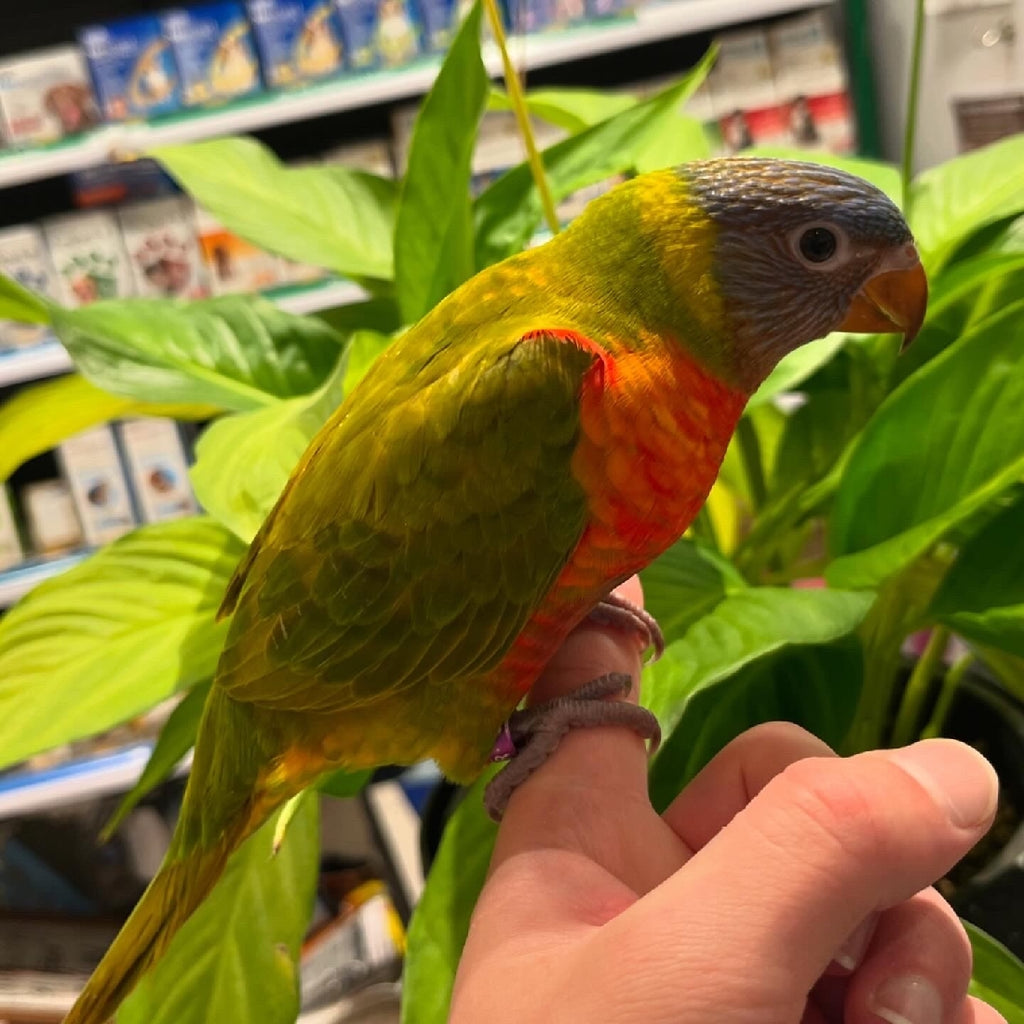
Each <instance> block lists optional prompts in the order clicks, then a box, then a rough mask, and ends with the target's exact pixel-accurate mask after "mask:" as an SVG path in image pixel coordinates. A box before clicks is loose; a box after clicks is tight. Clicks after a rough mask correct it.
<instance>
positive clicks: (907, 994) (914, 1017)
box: [868, 974, 942, 1024]
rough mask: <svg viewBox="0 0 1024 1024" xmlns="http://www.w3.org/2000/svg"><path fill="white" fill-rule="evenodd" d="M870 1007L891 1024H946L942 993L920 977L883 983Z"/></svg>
mask: <svg viewBox="0 0 1024 1024" xmlns="http://www.w3.org/2000/svg"><path fill="white" fill-rule="evenodd" d="M868 1006H869V1008H870V1010H871V1012H872V1013H873V1014H874V1015H875V1016H876V1017H878V1018H880V1019H881V1020H884V1021H888V1024H942V997H941V996H940V995H939V990H938V989H937V988H936V987H935V986H934V985H933V984H932V983H931V982H930V981H929V980H928V979H927V978H922V977H921V976H920V975H916V974H911V975H907V976H906V977H903V978H889V979H887V980H886V981H884V982H882V984H881V985H880V986H879V988H878V991H876V992H875V994H874V996H873V997H872V998H871V1001H870V1003H869V1004H868Z"/></svg>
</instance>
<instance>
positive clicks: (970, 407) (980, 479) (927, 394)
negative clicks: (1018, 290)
mask: <svg viewBox="0 0 1024 1024" xmlns="http://www.w3.org/2000/svg"><path fill="white" fill-rule="evenodd" d="M1022 359H1024V322H1022V320H1021V316H1020V311H1019V310H1018V309H1015V308H1013V307H1011V308H1010V309H1008V310H1006V311H1004V313H1003V314H1002V315H1000V316H998V317H991V318H989V319H988V320H986V321H985V322H984V323H982V324H981V325H979V326H978V327H977V328H975V329H974V330H973V331H971V332H969V333H968V334H966V335H964V336H963V337H962V338H961V339H960V340H959V341H958V342H956V343H955V344H954V345H952V346H951V347H950V348H948V349H946V351H945V352H943V353H942V354H941V355H940V356H938V357H937V358H936V359H934V360H932V361H931V362H930V363H929V364H928V365H927V366H925V367H923V368H922V369H921V370H919V371H918V372H917V373H915V374H914V375H913V376H911V377H909V378H908V379H907V380H906V381H904V382H903V384H902V385H901V386H900V387H899V388H898V389H897V390H896V391H895V392H893V394H892V395H890V396H889V398H888V399H887V400H886V401H885V402H884V403H883V405H882V407H881V408H880V409H879V410H878V412H877V413H876V414H875V416H874V417H873V418H872V420H871V422H870V423H869V424H868V425H867V427H866V428H865V429H864V432H863V433H862V434H861V435H860V438H859V442H858V444H857V445H856V447H855V449H854V451H853V453H852V454H851V456H850V460H849V462H848V463H847V465H846V471H845V473H844V474H843V479H842V483H841V484H840V488H839V493H838V495H837V497H836V505H835V510H834V513H833V516H832V520H831V524H830V526H831V531H830V538H829V540H830V549H831V551H832V553H833V554H835V555H838V556H843V557H841V558H839V560H838V561H836V562H834V563H833V564H832V566H830V568H829V570H828V573H827V575H828V579H829V581H830V582H831V583H832V584H833V585H835V586H844V587H855V586H873V585H875V584H876V583H877V582H879V581H880V580H883V579H885V578H887V577H888V576H890V575H892V574H893V573H895V572H898V571H899V569H900V568H902V567H903V566H905V565H906V564H908V563H909V562H910V561H911V560H912V559H914V558H915V557H916V556H917V555H919V554H920V553H921V552H923V551H925V550H926V549H927V548H928V547H929V546H931V545H932V544H933V543H934V542H935V541H937V540H938V539H939V538H941V537H942V536H943V534H945V533H946V532H947V531H948V530H949V529H951V528H952V527H953V526H955V525H956V524H957V523H959V522H961V521H963V520H964V519H965V518H967V517H968V516H969V515H971V514H972V513H974V512H975V511H976V510H978V509H979V508H981V507H982V506H984V504H985V503H986V502H988V501H990V500H992V499H993V498H994V497H996V496H997V495H998V494H999V493H1000V492H1001V491H1002V490H1004V489H1005V488H1006V487H1008V486H1009V485H1010V484H1011V483H1013V482H1014V481H1015V480H1017V479H1019V478H1020V477H1021V475H1022V474H1024V417H1022V416H1020V415H1019V414H1018V413H1019V410H1020V408H1021V405H1022V403H1024V374H1021V373H1020V372H1018V368H1019V366H1020V364H1021V360H1022Z"/></svg>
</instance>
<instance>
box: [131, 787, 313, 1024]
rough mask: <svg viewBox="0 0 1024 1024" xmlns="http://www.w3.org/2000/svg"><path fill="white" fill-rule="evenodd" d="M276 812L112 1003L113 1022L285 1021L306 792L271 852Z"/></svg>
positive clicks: (291, 989) (308, 813)
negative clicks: (147, 968)
mask: <svg viewBox="0 0 1024 1024" xmlns="http://www.w3.org/2000/svg"><path fill="white" fill-rule="evenodd" d="M277 817H278V816H277V815H275V816H274V818H272V819H271V820H270V821H268V822H267V823H266V824H265V825H264V826H263V827H262V828H261V829H260V830H259V831H258V832H257V833H256V834H255V835H254V836H252V837H251V838H250V839H249V840H248V841H247V842H246V843H244V844H243V845H242V846H241V847H240V848H239V849H238V850H237V851H236V852H235V853H234V854H233V855H232V857H231V860H230V861H228V866H227V869H226V871H225V872H224V876H223V877H222V878H221V880H220V881H219V882H218V883H217V886H216V888H215V889H214V890H213V892H212V893H211V894H210V896H209V898H208V899H207V900H206V901H205V902H204V903H203V904H201V905H200V907H199V909H198V910H197V911H196V912H195V913H194V914H193V915H192V917H190V918H189V919H188V921H187V922H186V923H185V925H184V927H183V928H182V929H181V931H179V932H178V934H177V935H175V937H174V939H173V940H172V941H171V944H170V946H169V947H168V948H167V952H166V953H165V954H164V956H163V957H162V959H161V960H160V962H159V963H158V964H157V966H156V967H155V968H154V969H153V970H152V971H151V972H150V973H149V974H146V975H145V976H144V977H143V978H142V980H141V981H140V982H139V984H138V986H137V987H136V989H135V991H134V992H132V994H131V995H130V996H129V997H128V998H127V999H126V1000H125V1002H124V1003H123V1004H122V1006H121V1009H120V1010H119V1011H118V1013H117V1024H208V1022H210V1021H248V1022H253V1024H255V1022H257V1021H258V1022H259V1024H292V1022H293V1021H294V1020H295V1017H296V1015H297V1014H298V1010H299V972H298V966H297V964H298V954H299V946H300V944H301V942H302V937H303V935H304V934H305V931H306V927H307V925H308V924H309V915H310V911H311V910H312V906H313V892H314V888H315V885H316V877H317V862H318V861H319V857H320V835H319V827H318V821H319V807H318V803H317V800H316V797H315V795H314V794H312V793H308V794H307V795H306V796H305V797H304V798H303V799H302V801H301V802H300V804H299V806H298V807H297V808H296V809H295V813H294V814H293V816H292V818H291V820H290V822H289V824H288V831H287V833H286V835H285V838H284V843H283V844H282V845H281V849H280V850H279V851H278V852H277V854H276V855H272V853H271V842H272V839H273V835H274V829H275V826H276V824H277Z"/></svg>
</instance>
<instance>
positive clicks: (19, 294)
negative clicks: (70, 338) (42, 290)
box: [0, 274, 50, 324]
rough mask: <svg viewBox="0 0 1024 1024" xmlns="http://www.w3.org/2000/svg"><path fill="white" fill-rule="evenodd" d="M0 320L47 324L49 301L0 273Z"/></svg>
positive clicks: (48, 319)
mask: <svg viewBox="0 0 1024 1024" xmlns="http://www.w3.org/2000/svg"><path fill="white" fill-rule="evenodd" d="M0 320H17V321H18V322H19V323H23V324H48V323H49V322H50V306H49V303H48V302H47V301H46V300H45V299H44V298H43V297H42V296H41V295H36V293H35V292H33V291H29V289H28V288H26V287H25V286H24V285H21V284H18V282H17V281H15V280H14V279H13V278H11V277H8V276H7V275H6V274H0Z"/></svg>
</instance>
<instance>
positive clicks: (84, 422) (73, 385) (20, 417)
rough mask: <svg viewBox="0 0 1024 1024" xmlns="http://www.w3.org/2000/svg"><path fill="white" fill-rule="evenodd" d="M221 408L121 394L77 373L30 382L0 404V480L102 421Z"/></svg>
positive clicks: (197, 415) (181, 416) (195, 416)
mask: <svg viewBox="0 0 1024 1024" xmlns="http://www.w3.org/2000/svg"><path fill="white" fill-rule="evenodd" d="M218 411H219V410H217V409H216V408H214V407H213V406H209V405H177V404H166V405H165V404H159V403H155V402H142V401H139V400H138V399H134V398H121V397H119V396H117V395H111V394H109V393H108V392H106V391H101V390H100V389H99V388H97V387H95V386H94V385H92V384H90V383H89V382H88V381H87V380H86V379H85V378H84V377H80V376H79V375H78V374H68V375H67V376H65V377H58V378H57V379H56V380H48V381H44V382H43V383H41V384H34V385H30V386H28V387H25V388H22V389H21V390H20V391H18V393H17V394H16V395H15V396H14V397H13V398H9V399H7V400H6V401H5V402H4V403H3V405H2V406H0V480H5V479H6V478H7V477H9V476H10V475H11V473H13V472H14V470H16V469H17V468H18V466H20V465H21V464H22V463H23V462H26V461H28V460H29V459H31V458H33V457H34V456H36V455H39V454H40V453H42V452H45V451H49V449H51V448H53V447H55V446H56V445H58V444H60V443H61V441H64V440H66V439H67V438H69V437H71V436H73V435H74V434H77V433H79V432H80V431H83V430H87V429H88V428H89V427H94V426H96V425H98V424H100V423H108V422H110V421H111V420H117V419H124V418H125V417H129V416H167V417H170V418H171V419H176V420H202V419H208V418H209V417H211V416H215V415H216V414H217V412H218Z"/></svg>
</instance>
